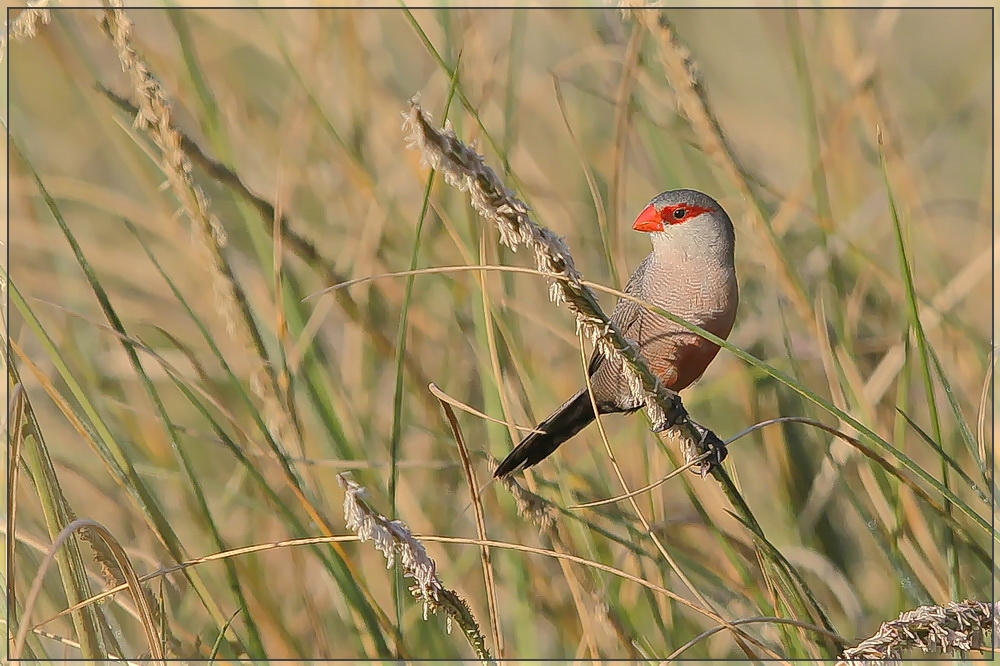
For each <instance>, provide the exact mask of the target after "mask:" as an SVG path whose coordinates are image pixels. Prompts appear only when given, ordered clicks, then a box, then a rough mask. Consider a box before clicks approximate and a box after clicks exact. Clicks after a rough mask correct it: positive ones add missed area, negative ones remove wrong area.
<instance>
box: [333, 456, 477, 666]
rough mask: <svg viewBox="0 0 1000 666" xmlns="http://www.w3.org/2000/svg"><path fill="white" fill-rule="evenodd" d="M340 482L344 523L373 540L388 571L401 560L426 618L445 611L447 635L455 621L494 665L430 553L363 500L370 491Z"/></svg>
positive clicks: (344, 477) (346, 477)
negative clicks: (413, 583)
mask: <svg viewBox="0 0 1000 666" xmlns="http://www.w3.org/2000/svg"><path fill="white" fill-rule="evenodd" d="M337 481H338V482H339V483H340V486H341V487H342V488H343V489H344V520H345V521H346V522H347V529H349V530H351V531H353V532H355V533H356V534H357V535H358V538H359V539H360V540H361V541H373V542H374V544H375V548H376V549H377V550H378V551H379V552H380V553H382V555H384V556H385V560H386V568H387V569H391V568H392V565H393V564H395V563H396V557H397V556H398V557H399V564H400V566H401V567H402V569H403V575H404V576H407V577H409V578H412V579H413V580H414V581H415V582H416V584H415V585H412V586H411V587H410V593H411V594H412V595H413V596H414V597H415V598H417V599H419V600H421V601H422V602H423V604H424V619H425V620H426V619H427V615H428V612H430V613H436V612H437V611H438V610H441V609H444V611H445V612H446V613H447V614H448V620H447V622H448V633H451V625H452V620H455V621H456V622H458V625H459V626H460V627H461V628H462V632H463V633H464V634H465V636H466V638H467V639H468V641H469V644H470V645H471V646H472V649H473V650H475V652H476V655H477V656H478V657H479V658H480V659H484V660H489V661H491V662H492V659H493V657H492V656H491V655H490V652H489V648H488V647H486V638H485V637H484V636H483V635H482V632H481V631H480V629H479V623H478V622H476V619H475V617H473V615H472V610H471V609H470V608H469V604H468V603H467V602H466V601H465V599H463V598H462V597H461V596H460V595H459V594H458V593H457V592H454V591H453V590H449V589H448V588H446V587H445V586H444V584H443V583H442V582H441V579H440V578H439V577H438V575H437V565H436V564H435V562H434V560H433V559H431V557H430V556H429V555H428V554H427V549H426V548H424V545H423V544H422V543H420V541H418V540H417V539H416V538H415V537H414V536H413V534H412V533H411V532H410V528H408V527H407V526H406V523H404V522H403V521H401V520H389V519H388V518H386V517H385V516H383V515H382V514H380V513H378V512H377V511H375V510H374V509H372V508H371V507H370V506H368V504H367V503H365V501H364V499H362V498H363V497H364V495H365V493H366V492H367V491H366V490H365V488H364V486H362V485H361V484H359V483H357V482H356V481H355V480H354V479H352V478H351V475H350V474H346V473H345V474H338V475H337Z"/></svg>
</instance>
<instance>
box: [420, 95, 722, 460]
mask: <svg viewBox="0 0 1000 666" xmlns="http://www.w3.org/2000/svg"><path fill="white" fill-rule="evenodd" d="M403 118H404V120H403V129H404V131H406V132H407V147H409V148H415V149H417V150H419V151H420V152H421V154H422V155H423V157H424V160H425V161H426V162H427V164H429V165H430V166H431V167H432V168H434V169H435V170H437V171H439V172H441V174H442V175H443V176H444V178H445V181H446V182H447V183H448V184H450V185H452V186H453V187H456V188H458V189H459V190H462V191H465V192H468V193H469V196H470V197H471V200H472V205H473V207H474V208H475V209H476V210H477V211H478V212H479V214H480V215H482V216H483V217H484V218H485V219H487V220H489V221H490V222H493V223H494V224H495V225H496V226H497V228H498V229H499V231H500V242H501V243H502V244H504V245H507V246H508V247H510V248H511V249H512V250H516V249H517V246H518V245H526V246H527V247H528V248H529V249H530V250H532V251H533V252H534V255H535V263H536V266H537V268H538V270H539V271H540V272H542V273H545V274H546V275H548V276H550V279H549V295H550V298H551V299H552V301H553V302H555V303H556V304H557V305H558V304H560V303H562V302H565V303H566V304H567V305H568V306H569V309H570V310H572V311H573V313H574V314H575V315H576V324H577V329H578V331H581V332H582V333H583V335H584V336H586V337H587V338H588V339H589V340H590V341H591V342H592V343H593V344H594V346H595V348H596V349H598V350H600V351H601V353H603V354H605V355H607V356H609V357H617V358H618V359H619V360H621V361H622V363H623V367H624V368H625V372H626V375H627V377H628V379H629V388H630V389H631V392H632V396H633V397H634V398H635V399H636V400H638V401H641V402H643V403H645V405H646V411H647V414H648V415H649V419H650V421H651V422H652V424H653V430H654V431H661V430H666V429H668V428H669V429H673V430H674V432H675V433H677V435H678V437H679V439H680V440H681V441H682V444H683V445H682V450H683V452H684V456H685V459H686V460H691V459H692V458H694V457H695V456H697V455H698V454H699V453H700V452H701V451H700V448H701V443H702V441H703V434H702V433H701V432H699V431H698V429H697V428H696V427H695V425H694V424H693V423H692V422H691V421H690V419H689V418H688V415H687V411H686V410H685V409H684V406H683V405H682V404H681V401H680V398H679V397H678V395H677V394H676V393H674V392H673V391H671V390H669V389H667V388H666V387H664V386H663V384H662V383H661V382H660V380H659V379H658V378H657V377H656V375H654V374H653V373H652V372H650V370H649V366H648V365H647V363H646V361H645V359H644V358H643V357H642V354H641V353H640V352H639V349H638V348H637V347H636V345H635V343H634V342H633V341H631V340H628V339H627V338H625V337H624V336H623V335H622V332H621V330H620V329H619V328H618V326H617V324H615V323H614V322H613V321H611V320H610V319H609V318H608V316H607V315H606V314H605V313H604V311H603V310H602V309H601V306H600V304H599V303H598V301H597V298H596V297H595V296H594V292H593V291H591V290H590V288H589V287H587V286H586V285H585V284H583V278H582V276H581V275H580V272H579V271H577V269H576V266H575V265H574V263H573V257H572V255H571V254H570V251H569V248H568V247H567V246H566V243H565V242H563V239H562V238H560V237H559V236H557V235H556V234H555V233H553V232H552V231H551V230H550V229H547V228H545V227H543V226H541V225H539V224H538V223H537V222H535V221H534V220H532V219H531V216H530V214H529V211H528V206H527V205H526V204H525V203H524V202H522V201H521V200H520V199H518V198H517V197H515V196H514V194H513V193H511V192H510V191H509V190H507V188H506V187H505V186H504V184H503V183H502V182H501V180H500V177H499V176H497V174H496V172H495V171H493V169H491V168H490V167H488V166H486V164H485V163H484V161H483V157H482V156H481V155H479V153H477V152H476V151H475V150H473V149H472V148H471V147H469V146H467V145H465V144H464V143H462V141H461V140H460V139H459V138H458V137H457V136H456V135H455V131H454V130H453V129H452V128H451V124H450V123H447V122H446V124H445V128H444V131H438V130H437V129H435V128H434V127H432V126H431V125H430V122H429V121H428V117H427V115H426V114H425V113H424V111H423V109H422V108H421V107H420V105H419V104H418V102H417V100H416V99H414V100H411V102H410V108H409V110H408V111H407V112H406V113H404V114H403ZM695 469H696V471H697V472H698V473H700V474H701V475H702V476H704V475H706V474H708V472H709V471H710V470H711V463H704V464H702V465H700V466H698V467H696V468H695Z"/></svg>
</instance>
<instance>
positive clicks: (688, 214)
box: [660, 203, 715, 224]
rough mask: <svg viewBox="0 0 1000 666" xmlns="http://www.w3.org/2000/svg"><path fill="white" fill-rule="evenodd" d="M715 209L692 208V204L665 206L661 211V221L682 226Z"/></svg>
mask: <svg viewBox="0 0 1000 666" xmlns="http://www.w3.org/2000/svg"><path fill="white" fill-rule="evenodd" d="M713 210H715V209H714V208H703V207H702V206H692V205H690V204H683V203H681V204H674V205H672V206H664V207H663V210H661V211H660V219H661V220H663V222H664V223H665V224H680V223H681V222H687V221H688V220H690V219H692V218H695V217H698V216H699V215H701V214H702V213H710V212H712V211H713ZM678 213H683V214H680V215H679V214H678Z"/></svg>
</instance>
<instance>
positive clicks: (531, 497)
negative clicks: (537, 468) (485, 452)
mask: <svg viewBox="0 0 1000 666" xmlns="http://www.w3.org/2000/svg"><path fill="white" fill-rule="evenodd" d="M487 461H488V462H489V468H490V471H491V472H492V471H493V470H495V469H496V468H497V467H499V466H500V461H499V460H497V459H496V458H494V457H493V456H487ZM498 481H499V483H500V485H501V486H503V487H504V489H505V490H506V491H507V492H509V493H510V495H511V497H513V498H514V505H515V506H516V507H517V515H519V516H521V517H522V518H525V519H526V520H528V521H529V522H532V523H534V524H535V526H536V527H537V528H538V533H539V534H541V535H542V536H551V535H554V531H553V529H554V528H555V526H556V511H555V508H554V507H553V505H552V503H551V502H549V501H548V500H546V499H545V498H543V497H539V496H538V495H536V494H535V493H533V492H531V491H530V490H527V489H526V488H524V487H522V486H521V485H520V484H519V483H518V482H517V481H515V480H514V478H513V477H512V476H505V477H504V478H502V479H498Z"/></svg>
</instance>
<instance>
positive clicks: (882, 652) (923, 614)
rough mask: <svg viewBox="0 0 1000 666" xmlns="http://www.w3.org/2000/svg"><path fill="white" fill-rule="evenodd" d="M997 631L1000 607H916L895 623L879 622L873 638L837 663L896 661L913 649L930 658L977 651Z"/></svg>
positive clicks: (966, 603)
mask: <svg viewBox="0 0 1000 666" xmlns="http://www.w3.org/2000/svg"><path fill="white" fill-rule="evenodd" d="M998 627H1000V603H995V604H989V603H986V602H984V601H961V602H954V601H952V602H949V603H947V604H945V605H944V606H919V607H917V608H916V609H914V610H911V611H906V612H905V613H902V614H900V616H899V619H897V620H890V621H889V622H883V623H882V626H881V627H879V630H878V631H877V632H876V633H875V635H874V636H872V637H871V638H866V639H865V640H863V641H861V642H860V643H859V644H858V645H856V646H855V647H852V648H848V649H846V650H844V652H843V654H842V655H841V659H842V660H864V661H882V660H886V659H899V658H900V657H901V656H902V655H903V653H904V652H905V651H906V650H914V649H919V650H921V651H922V652H924V653H934V654H948V653H951V652H956V651H969V650H978V649H980V648H982V647H983V646H984V645H987V644H988V643H987V641H986V634H992V635H993V637H994V640H995V639H996V635H997V629H998ZM841 663H842V662H841Z"/></svg>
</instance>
